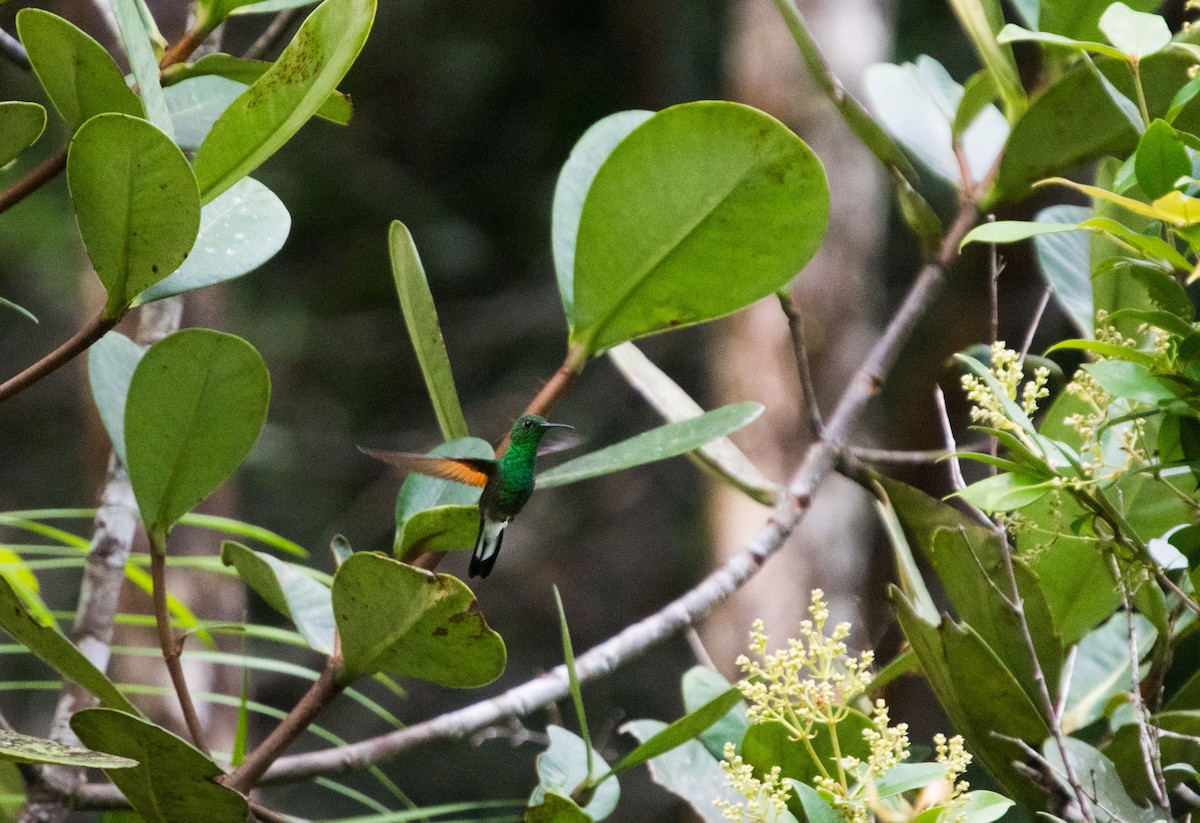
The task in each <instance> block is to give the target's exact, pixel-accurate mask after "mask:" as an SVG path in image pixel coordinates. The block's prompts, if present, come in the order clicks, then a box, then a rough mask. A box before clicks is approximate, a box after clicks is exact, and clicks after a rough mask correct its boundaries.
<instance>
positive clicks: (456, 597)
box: [333, 553, 507, 689]
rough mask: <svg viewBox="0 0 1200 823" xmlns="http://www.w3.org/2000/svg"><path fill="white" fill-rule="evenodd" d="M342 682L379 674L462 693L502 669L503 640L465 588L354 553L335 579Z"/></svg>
mask: <svg viewBox="0 0 1200 823" xmlns="http://www.w3.org/2000/svg"><path fill="white" fill-rule="evenodd" d="M333 614H334V618H335V619H336V620H337V627H338V633H339V635H340V637H341V639H342V656H343V658H344V666H343V668H342V671H341V674H340V676H339V680H340V682H342V683H349V682H350V681H352V680H354V679H356V678H358V677H363V676H366V675H370V674H375V673H376V672H386V673H388V674H391V675H396V676H401V677H415V678H418V679H420V680H428V681H430V682H432V683H439V684H441V685H443V686H452V687H454V688H460V689H466V688H474V687H477V686H483V685H486V684H488V683H491V682H492V681H493V680H495V679H496V678H497V677H499V676H500V675H501V674H502V673H503V672H504V666H505V663H506V661H507V652H506V651H505V648H504V640H503V639H501V637H500V635H498V634H497V633H496V632H495V631H493V630H492V629H491V628H490V627H489V626H488V624H487V621H486V620H484V618H483V615H482V614H481V613H480V611H479V604H478V602H476V600H475V596H474V595H473V594H472V593H471V590H470V589H469V588H467V585H466V584H465V583H463V582H462V581H461V580H459V579H458V578H457V577H452V576H450V575H448V574H438V575H433V574H430V573H429V572H427V571H423V570H421V569H417V568H414V567H412V566H407V565H405V564H403V563H400V562H398V561H396V560H392V559H391V558H389V557H384V556H383V555H380V554H368V553H359V554H355V555H352V556H351V557H350V558H349V559H347V560H346V562H345V563H343V564H342V566H341V568H340V569H338V573H337V576H336V577H335V578H334V580H333Z"/></svg>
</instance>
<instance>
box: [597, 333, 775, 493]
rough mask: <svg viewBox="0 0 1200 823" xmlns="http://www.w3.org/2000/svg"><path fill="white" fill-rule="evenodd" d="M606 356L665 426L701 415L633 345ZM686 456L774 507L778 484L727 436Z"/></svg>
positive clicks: (742, 490)
mask: <svg viewBox="0 0 1200 823" xmlns="http://www.w3.org/2000/svg"><path fill="white" fill-rule="evenodd" d="M608 357H609V359H610V360H612V361H613V363H615V364H616V366H617V368H618V369H619V370H620V372H621V374H622V375H624V376H625V380H626V381H627V382H628V383H629V385H630V386H632V387H633V388H634V390H635V391H637V393H638V394H640V395H642V397H644V398H645V399H646V401H647V402H648V403H649V404H650V405H651V406H653V407H654V409H655V410H656V411H657V412H658V413H659V414H661V415H662V416H663V417H664V418H665V419H666V420H667V422H668V423H674V422H677V421H680V420H688V419H690V418H693V417H698V416H699V415H701V414H703V413H704V409H703V408H701V406H700V404H699V403H697V402H696V401H695V400H693V399H692V398H691V396H690V395H689V394H688V393H687V392H685V391H684V390H683V389H682V388H680V387H679V384H678V383H676V382H675V381H674V380H672V379H671V378H670V377H669V376H668V375H667V374H666V373H665V372H663V371H662V370H661V369H659V368H658V366H656V365H654V364H653V363H652V362H650V359H649V358H647V357H646V355H644V354H642V352H641V351H640V350H639V349H638V348H637V346H635V345H634V344H633V343H622V344H621V345H619V346H614V347H613V348H611V349H609V350H608ZM688 457H689V458H690V459H691V460H692V462H694V463H696V464H697V465H698V466H700V467H701V468H702V469H704V470H705V471H707V472H709V473H710V474H713V475H715V476H717V477H718V478H720V479H721V480H723V481H725V482H727V483H729V484H730V485H732V486H733V487H734V488H736V489H738V490H739V491H741V492H744V493H745V494H746V495H747V496H749V497H750V498H752V499H754V500H757V501H758V502H759V503H762V504H763V505H766V506H770V505H773V504H774V502H775V500H776V498H777V497H778V495H779V493H780V486H779V484H778V483H776V482H775V481H774V480H771V479H770V478H769V477H767V476H766V475H765V474H763V473H762V471H760V470H759V468H758V467H757V466H755V465H754V464H753V463H752V462H750V458H748V457H746V455H745V454H743V453H742V450H741V449H739V448H738V447H737V446H735V445H734V443H733V441H732V440H730V439H729V438H727V437H722V438H719V439H717V440H713V441H711V442H709V443H706V444H704V445H703V446H701V447H700V448H699V449H697V450H696V451H693V452H689V453H688Z"/></svg>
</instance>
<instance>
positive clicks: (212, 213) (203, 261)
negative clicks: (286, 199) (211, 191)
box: [134, 177, 292, 305]
mask: <svg viewBox="0 0 1200 823" xmlns="http://www.w3.org/2000/svg"><path fill="white" fill-rule="evenodd" d="M291 228H292V216H291V215H290V214H288V210H287V207H286V206H285V205H283V201H281V200H280V199H279V198H278V197H276V196H275V193H274V192H272V191H271V190H270V189H268V188H267V187H266V186H264V185H263V184H262V183H260V182H258V181H257V180H255V179H253V178H251V177H245V178H242V179H241V180H239V181H238V182H237V183H234V184H233V186H232V187H231V188H230V189H228V190H227V191H225V192H224V193H222V194H221V196H220V197H218V198H217V199H215V200H213V201H212V202H211V203H209V204H208V205H206V206H205V207H204V208H203V209H201V211H200V233H199V234H198V235H197V236H196V243H195V245H194V246H192V251H191V254H189V255H188V257H187V259H186V260H184V261H183V265H181V266H180V267H179V268H178V269H176V270H175V272H174V273H173V274H171V275H169V276H168V277H166V278H164V279H163V280H160V281H159V282H157V283H155V284H154V285H153V286H151V287H150V288H148V289H146V290H145V291H144V292H142V293H141V294H140V295H138V297H137V299H136V300H135V301H134V303H135V305H142V304H143V303H149V302H151V301H153V300H161V299H162V298H164V297H171V296H173V295H176V294H184V293H186V292H189V291H195V290H196V289H202V288H204V287H205V286H212V285H215V284H217V283H224V282H227V281H229V280H234V279H236V278H238V277H241V276H242V275H244V274H249V273H250V272H252V271H254V270H255V269H257V268H258V267H259V266H261V265H262V264H263V263H266V262H267V261H268V260H270V259H271V258H272V257H274V256H275V254H276V252H278V251H279V250H280V249H281V248H283V244H284V242H286V241H287V238H288V232H290V231H291Z"/></svg>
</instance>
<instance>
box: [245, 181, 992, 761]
mask: <svg viewBox="0 0 1200 823" xmlns="http://www.w3.org/2000/svg"><path fill="white" fill-rule="evenodd" d="M974 221H975V209H974V204H973V202H972V201H970V200H964V202H963V203H962V204H961V208H960V212H959V215H958V217H957V218H956V220H955V222H954V224H953V225H952V226H951V228H950V230H949V231H948V232H947V234H946V237H945V239H944V240H943V242H942V245H941V247H940V248H939V250H938V253H937V255H936V257H935V259H934V260H933V261H931V262H930V263H928V264H926V265H925V266H923V267H922V268H921V271H920V272H919V274H918V276H917V279H916V281H915V282H914V283H913V285H912V288H911V289H910V290H909V292H908V294H907V296H906V297H905V299H904V302H903V303H902V304H901V306H900V308H899V310H898V311H897V312H896V315H895V317H893V318H892V320H891V322H890V323H889V324H888V326H887V328H886V329H885V330H884V333H883V336H882V337H880V339H879V340H878V341H876V343H875V345H874V346H873V347H872V348H871V351H870V353H869V354H868V356H867V359H866V361H865V362H864V363H863V365H862V367H861V368H860V369H859V371H858V372H857V374H856V375H855V377H854V379H853V380H852V382H851V383H850V385H849V386H848V387H847V389H846V391H845V392H844V393H843V395H842V397H841V399H840V400H839V401H838V404H837V407H836V408H835V409H834V413H833V415H832V417H831V418H830V421H829V424H828V426H827V428H826V429H825V439H824V440H821V441H820V442H817V443H814V444H813V445H812V446H810V447H809V449H808V451H807V452H806V453H805V457H804V461H803V462H802V463H801V465H800V467H799V469H798V470H797V471H796V473H795V474H794V475H793V477H792V481H791V484H790V486H789V488H788V491H789V494H788V496H787V498H786V499H785V501H784V502H783V503H781V505H780V506H779V507H778V508H777V509H776V512H775V514H774V516H773V517H772V518H771V519H770V520H769V521H768V522H767V524H766V525H765V526H764V527H763V529H762V530H761V531H760V532H759V533H758V535H757V536H756V537H755V538H754V539H753V540H752V541H751V542H750V544H749V545H748V546H747V547H746V548H745V549H744V550H743V551H742V552H740V553H739V554H737V555H735V556H733V557H732V558H730V559H729V560H728V561H726V562H725V563H724V564H722V565H721V566H720V567H719V568H718V569H716V570H715V571H713V572H712V573H710V574H709V575H708V576H707V577H706V578H704V580H702V581H701V582H700V583H699V584H698V585H697V586H696V587H695V588H693V589H691V590H690V591H688V592H687V593H686V594H685V595H683V596H682V597H680V598H679V599H677V600H674V601H672V602H671V603H669V604H668V605H667V606H665V607H664V608H662V609H661V610H659V611H658V612H656V613H654V614H652V615H650V616H649V617H647V618H645V619H643V620H641V621H639V622H637V623H634V624H633V625H631V626H628V627H626V628H625V629H623V630H622V631H620V632H619V633H617V634H616V635H614V636H613V637H611V638H609V639H608V640H606V641H604V642H603V643H601V644H600V645H598V646H596V647H594V648H592V649H591V650H589V651H588V652H586V653H584V654H582V655H580V656H579V657H578V658H577V660H576V669H577V672H578V675H579V678H580V680H581V681H591V680H595V679H596V678H599V677H601V676H603V675H606V674H608V673H610V672H612V671H613V670H615V669H616V668H617V667H619V666H621V665H623V664H624V663H626V662H627V661H629V660H632V659H633V658H635V657H637V656H639V655H641V654H644V653H645V652H646V651H647V650H649V649H650V648H651V647H652V646H654V645H655V644H657V643H659V642H661V641H663V640H664V639H666V638H667V637H670V636H671V635H672V634H674V633H675V632H677V631H680V630H682V629H684V628H687V627H688V626H691V625H692V624H693V623H694V622H695V621H697V620H698V619H700V618H702V617H704V616H705V615H707V614H708V613H709V612H710V611H712V609H713V608H714V607H715V606H716V605H717V604H719V603H720V602H721V601H723V600H724V599H725V598H726V597H728V596H729V595H730V594H732V593H733V592H734V591H736V590H737V589H739V588H740V587H741V586H742V585H743V584H744V583H745V582H746V581H747V580H749V579H750V578H751V577H752V576H753V575H754V574H755V573H756V572H757V571H758V570H759V569H760V568H761V567H762V565H763V563H765V562H766V560H767V558H769V557H770V556H771V555H773V554H774V553H775V552H776V551H778V550H779V548H780V546H782V545H783V543H784V541H785V540H786V539H787V537H788V536H789V535H790V534H791V533H792V530H793V529H794V528H795V527H796V525H797V524H798V523H799V522H800V520H801V519H802V518H803V517H804V515H805V514H806V512H807V511H808V509H809V507H810V506H811V505H812V500H813V495H814V494H815V492H816V490H817V487H819V486H820V485H821V483H822V481H824V479H825V478H826V477H827V476H828V475H829V473H830V471H831V470H832V469H833V466H834V464H835V463H836V461H837V460H838V458H839V456H840V455H841V454H842V452H844V451H845V449H846V441H847V438H848V436H849V434H850V430H851V429H852V428H853V427H854V426H855V424H856V423H857V422H858V420H859V419H860V418H861V416H862V414H863V412H864V410H865V409H866V405H867V403H868V402H869V401H870V399H871V398H872V397H874V396H875V394H877V393H878V391H879V388H880V385H881V384H882V381H883V379H884V377H885V376H886V375H887V373H888V371H889V370H890V369H891V367H892V365H893V364H894V363H895V361H896V359H897V357H898V356H899V354H900V350H901V348H902V347H903V345H904V343H905V342H906V341H907V340H908V338H909V337H910V335H911V334H912V332H913V330H914V329H915V328H916V326H917V324H918V322H919V321H920V320H921V318H922V317H923V316H924V314H925V313H926V312H927V311H928V310H929V308H930V307H931V306H932V305H933V303H934V301H935V300H936V298H937V296H938V294H939V293H940V291H941V288H942V285H943V283H944V280H945V273H946V270H947V268H948V267H949V265H950V264H951V262H952V261H953V260H955V259H956V256H957V251H958V244H959V242H960V241H961V240H962V238H963V236H964V235H965V234H966V233H967V231H969V230H970V228H971V226H972V225H973V224H974ZM567 694H568V683H567V674H566V668H565V667H564V666H559V667H557V668H555V669H553V670H552V671H550V672H548V673H547V674H544V675H542V676H540V677H537V678H535V679H533V680H531V681H529V682H527V683H524V684H522V685H520V686H516V687H514V688H512V689H510V690H508V691H507V692H505V693H504V694H501V695H499V696H498V697H495V698H492V699H490V700H484V701H482V702H479V703H475V704H473V705H470V706H467V707H465V708H462V709H459V710H457V711H453V712H449V713H447V714H444V715H441V716H440V717H435V718H432V719H430V720H427V721H425V722H423V723H418V724H416V725H413V726H409V727H407V728H404V729H400V730H397V731H394V732H389V733H387V734H383V735H380V736H378V737H373V738H369V739H367V740H362V741H359V742H357V743H352V744H349V745H346V746H341V747H339V748H336V749H326V750H323V751H319V752H311V753H306V754H299V755H291V756H288V757H282V758H280V759H279V760H278V761H276V763H275V764H274V766H272V767H271V768H270V769H268V770H267V772H266V774H265V775H263V781H262V782H263V783H283V782H292V781H297V780H303V779H306V778H310V777H315V776H318V775H327V774H337V773H344V772H347V771H351V770H353V769H356V768H359V767H362V766H367V765H370V764H372V763H376V762H378V761H380V760H383V759H385V758H388V757H393V756H395V755H398V754H401V753H403V752H406V751H410V750H412V749H414V748H416V747H418V746H421V745H423V744H425V743H429V742H433V741H437V740H449V739H460V738H463V737H466V736H468V735H471V734H473V733H475V732H478V731H479V730H481V729H484V728H486V727H488V726H491V725H492V724H494V723H497V722H500V721H502V720H504V719H505V718H510V717H520V716H524V715H526V714H529V713H530V712H533V711H535V710H537V709H538V708H540V707H542V706H545V705H548V704H550V703H553V702H555V701H558V700H561V699H563V698H564V697H565V696H566V695H567Z"/></svg>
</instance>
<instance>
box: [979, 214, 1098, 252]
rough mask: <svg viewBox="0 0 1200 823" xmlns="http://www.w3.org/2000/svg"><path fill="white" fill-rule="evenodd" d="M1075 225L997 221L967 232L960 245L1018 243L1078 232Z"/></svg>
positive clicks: (1077, 227)
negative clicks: (1035, 238) (1051, 235)
mask: <svg viewBox="0 0 1200 823" xmlns="http://www.w3.org/2000/svg"><path fill="white" fill-rule="evenodd" d="M1078 230H1079V226H1078V225H1076V224H1075V223H1045V222H1041V221H1038V222H1036V223H1030V222H1029V221H1026V220H997V221H995V222H994V223H981V224H980V225H978V226H976V227H975V228H973V229H971V230H970V231H969V232H967V236H966V237H964V238H963V241H962V243H960V244H959V248H960V249H961V248H962V247H963V246H965V245H967V244H968V243H1018V242H1020V241H1022V240H1028V239H1029V238H1031V237H1037V236H1038V235H1041V234H1059V233H1061V232H1067V231H1078Z"/></svg>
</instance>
